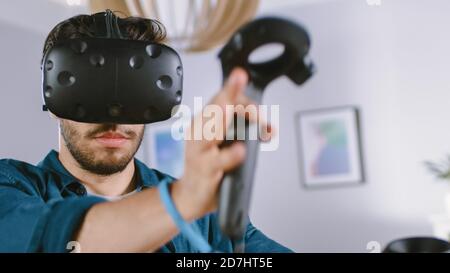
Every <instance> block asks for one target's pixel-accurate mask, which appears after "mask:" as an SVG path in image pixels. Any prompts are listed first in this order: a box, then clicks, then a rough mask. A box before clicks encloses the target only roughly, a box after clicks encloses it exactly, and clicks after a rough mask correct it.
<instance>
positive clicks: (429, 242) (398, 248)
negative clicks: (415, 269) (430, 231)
mask: <svg viewBox="0 0 450 273" xmlns="http://www.w3.org/2000/svg"><path fill="white" fill-rule="evenodd" d="M383 253H450V243H449V242H447V241H444V240H441V239H437V238H433V237H411V238H403V239H398V240H395V241H393V242H391V243H389V244H388V245H387V246H386V248H385V249H384V250H383Z"/></svg>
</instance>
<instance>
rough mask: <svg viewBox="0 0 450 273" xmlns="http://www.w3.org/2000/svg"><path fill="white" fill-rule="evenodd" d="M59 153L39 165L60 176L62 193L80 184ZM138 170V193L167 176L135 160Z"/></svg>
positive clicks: (51, 153)
mask: <svg viewBox="0 0 450 273" xmlns="http://www.w3.org/2000/svg"><path fill="white" fill-rule="evenodd" d="M58 155H59V154H58V152H57V151H55V150H51V151H50V152H49V153H48V154H47V156H46V157H45V158H44V159H43V160H42V161H41V162H39V163H38V166H39V167H40V168H43V169H45V170H47V171H51V172H54V173H57V174H58V177H59V178H60V182H61V189H60V190H61V192H62V191H63V190H65V189H66V187H67V186H69V185H71V184H73V183H80V182H79V181H78V180H77V179H76V178H75V177H74V176H73V175H72V174H71V173H70V172H69V171H68V170H67V169H66V168H65V167H64V166H63V164H62V163H61V161H60V160H59V158H58ZM134 164H135V170H136V172H137V173H136V174H137V175H136V185H137V188H136V189H137V191H141V190H142V189H143V188H150V187H154V186H156V185H158V183H159V181H160V180H162V179H163V178H164V177H166V176H167V175H165V174H163V173H160V172H158V171H156V170H153V169H150V168H149V167H147V166H146V165H145V164H144V163H142V162H141V161H139V160H138V159H136V158H135V159H134Z"/></svg>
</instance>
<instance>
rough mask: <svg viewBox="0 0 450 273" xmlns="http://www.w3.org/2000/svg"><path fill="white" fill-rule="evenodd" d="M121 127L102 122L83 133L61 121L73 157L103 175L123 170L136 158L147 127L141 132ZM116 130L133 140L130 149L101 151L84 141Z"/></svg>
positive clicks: (62, 133)
mask: <svg viewBox="0 0 450 273" xmlns="http://www.w3.org/2000/svg"><path fill="white" fill-rule="evenodd" d="M120 128H121V126H120V125H117V124H100V125H98V126H96V128H93V129H91V130H89V131H88V132H87V133H85V134H84V135H82V134H81V133H80V132H78V131H77V130H76V128H75V127H74V126H71V125H70V124H69V123H67V122H65V121H61V122H60V131H61V135H62V137H63V139H64V141H65V143H66V147H67V149H68V150H69V152H70V154H71V155H72V157H73V158H74V159H75V160H76V161H77V163H78V164H79V165H80V167H81V168H82V169H84V170H86V171H88V172H91V173H93V174H97V175H101V176H109V175H112V174H115V173H119V172H122V171H123V170H124V169H125V168H126V167H127V166H128V164H129V163H130V162H131V160H132V159H133V158H134V156H135V154H136V152H137V151H138V149H139V147H140V145H141V142H142V139H143V136H144V131H145V127H143V129H142V130H140V131H139V132H135V131H133V130H126V129H125V130H120ZM114 130H116V131H119V132H121V133H122V134H124V135H126V136H127V137H128V138H129V139H130V141H131V142H132V147H131V148H130V149H128V150H127V151H124V152H122V153H119V152H117V151H116V150H114V149H106V150H105V149H104V150H102V151H101V152H99V151H96V150H95V149H93V148H89V147H90V146H89V145H86V143H83V142H84V141H89V140H93V139H94V136H95V135H97V134H101V133H104V132H108V131H114ZM100 154H102V155H104V156H101V155H100Z"/></svg>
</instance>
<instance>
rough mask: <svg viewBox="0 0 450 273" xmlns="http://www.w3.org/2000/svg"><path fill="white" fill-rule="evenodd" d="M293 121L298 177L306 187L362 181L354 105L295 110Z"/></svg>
mask: <svg viewBox="0 0 450 273" xmlns="http://www.w3.org/2000/svg"><path fill="white" fill-rule="evenodd" d="M296 123H297V124H296V125H297V131H298V138H299V140H298V141H299V157H300V170H301V177H302V182H303V184H304V185H305V186H306V187H308V188H309V187H316V186H337V185H344V184H358V183H361V182H363V181H364V174H363V162H362V151H361V141H360V130H359V118H358V109H357V108H355V107H341V108H331V109H322V110H313V111H305V112H298V114H297V118H296Z"/></svg>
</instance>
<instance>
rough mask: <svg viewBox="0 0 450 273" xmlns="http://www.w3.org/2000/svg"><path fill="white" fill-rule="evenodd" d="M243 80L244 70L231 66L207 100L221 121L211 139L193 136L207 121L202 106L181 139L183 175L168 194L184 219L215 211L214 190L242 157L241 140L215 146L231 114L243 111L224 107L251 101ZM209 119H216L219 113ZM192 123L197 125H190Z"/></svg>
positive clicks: (230, 120)
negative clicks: (221, 84) (227, 144)
mask: <svg viewBox="0 0 450 273" xmlns="http://www.w3.org/2000/svg"><path fill="white" fill-rule="evenodd" d="M247 81H248V76H247V73H246V72H245V71H244V70H242V69H239V68H238V69H235V70H234V71H233V72H232V73H231V74H230V76H229V78H228V80H227V82H226V84H225V86H224V87H223V89H222V90H221V91H220V92H219V93H218V94H217V95H216V96H215V97H214V98H213V99H212V101H211V102H210V103H209V105H217V106H219V107H220V108H221V110H222V113H223V116H222V120H221V121H216V122H214V124H220V125H221V126H222V128H221V130H215V132H213V134H215V135H213V137H212V138H211V137H208V138H205V137H204V136H203V137H202V139H200V140H195V138H194V130H198V129H199V128H198V126H199V125H200V126H201V127H202V128H203V125H204V124H206V123H207V122H208V121H209V120H208V119H207V118H205V115H204V111H205V108H204V109H203V112H202V113H199V114H198V115H197V116H196V117H195V118H194V119H193V120H192V123H191V127H190V128H189V129H188V130H187V132H186V134H187V136H189V138H188V140H186V142H185V144H186V147H185V154H186V156H185V167H184V174H183V176H182V177H181V178H180V180H179V181H178V182H176V183H175V184H174V185H173V188H172V195H173V199H174V202H175V205H176V206H177V208H178V209H179V210H180V212H181V214H182V215H183V217H184V218H185V219H186V220H188V221H191V220H194V219H197V218H200V217H202V216H204V215H205V214H207V213H210V212H213V211H214V210H216V208H217V196H218V190H219V186H220V181H221V179H222V177H223V175H224V173H225V172H227V171H230V170H232V169H234V168H235V167H237V166H238V165H240V164H241V163H242V162H243V160H244V159H245V152H246V151H245V145H244V144H243V143H242V142H235V143H233V144H232V145H230V146H227V147H224V148H219V145H220V143H222V141H223V139H224V137H225V136H224V135H225V134H226V132H227V129H228V127H229V125H230V123H231V122H232V121H233V118H234V114H235V113H237V114H238V115H244V114H245V113H243V112H239V110H238V111H226V106H227V105H232V106H235V105H242V106H244V107H246V106H248V105H250V104H253V102H252V101H251V100H250V99H249V98H247V97H246V96H245V95H244V94H243V91H244V90H245V88H246V86H247ZM252 115H253V116H252ZM256 115H257V113H253V114H250V115H248V113H247V118H249V119H250V120H253V121H256V118H257V117H256ZM211 118H212V119H214V118H216V119H217V118H221V116H212V117H211ZM211 118H210V119H211ZM195 126H197V127H196V128H194V127H195Z"/></svg>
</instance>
